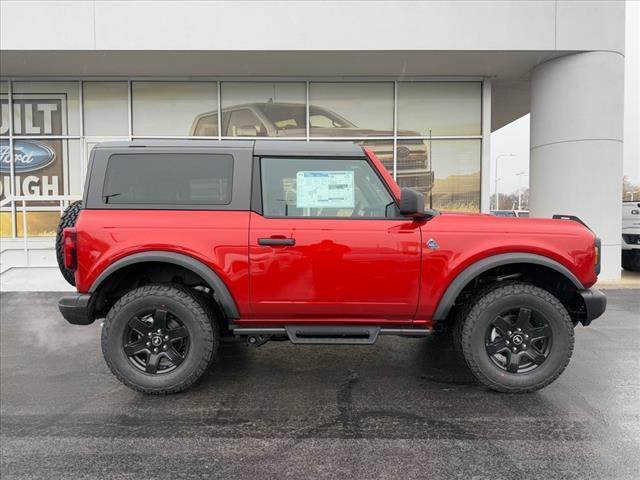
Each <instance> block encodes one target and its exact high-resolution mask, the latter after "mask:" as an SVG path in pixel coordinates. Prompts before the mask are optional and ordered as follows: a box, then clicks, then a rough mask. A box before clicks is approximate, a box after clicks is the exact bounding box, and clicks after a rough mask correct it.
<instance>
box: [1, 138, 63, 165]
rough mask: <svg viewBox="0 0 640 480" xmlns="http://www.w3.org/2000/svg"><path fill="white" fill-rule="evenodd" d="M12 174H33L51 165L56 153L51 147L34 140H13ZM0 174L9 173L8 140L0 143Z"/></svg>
mask: <svg viewBox="0 0 640 480" xmlns="http://www.w3.org/2000/svg"><path fill="white" fill-rule="evenodd" d="M13 158H14V172H15V173H22V172H33V171H35V170H40V169H42V168H45V167H47V166H49V165H51V164H52V163H53V162H54V161H55V159H56V152H54V151H53V149H52V148H51V147H49V146H48V145H45V144H43V143H40V142H38V141H36V140H14V142H13ZM0 172H2V173H9V172H11V155H10V151H9V140H1V141H0Z"/></svg>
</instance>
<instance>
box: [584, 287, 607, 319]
mask: <svg viewBox="0 0 640 480" xmlns="http://www.w3.org/2000/svg"><path fill="white" fill-rule="evenodd" d="M578 294H579V295H580V296H581V297H582V300H583V301H584V306H585V310H586V312H585V313H586V316H585V318H584V319H581V320H580V322H582V324H583V325H584V326H585V327H586V326H587V325H589V324H590V323H591V322H592V321H593V320H595V319H596V318H598V317H599V316H600V315H602V314H603V313H604V311H605V309H606V308H607V296H606V295H605V294H604V293H602V292H601V291H600V290H598V289H597V288H588V289H585V290H579V291H578Z"/></svg>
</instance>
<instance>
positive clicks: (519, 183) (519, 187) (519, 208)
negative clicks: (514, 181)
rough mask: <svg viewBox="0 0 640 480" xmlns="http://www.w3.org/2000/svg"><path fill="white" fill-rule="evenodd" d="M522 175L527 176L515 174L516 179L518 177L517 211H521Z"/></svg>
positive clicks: (523, 173) (522, 173) (521, 173)
mask: <svg viewBox="0 0 640 480" xmlns="http://www.w3.org/2000/svg"><path fill="white" fill-rule="evenodd" d="M522 175H524V176H525V177H528V176H529V175H528V174H527V172H518V173H516V177H518V210H522Z"/></svg>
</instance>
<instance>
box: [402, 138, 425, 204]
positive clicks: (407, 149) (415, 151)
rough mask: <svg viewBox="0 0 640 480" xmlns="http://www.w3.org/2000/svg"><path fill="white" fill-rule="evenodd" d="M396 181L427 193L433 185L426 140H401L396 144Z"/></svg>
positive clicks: (403, 185)
mask: <svg viewBox="0 0 640 480" xmlns="http://www.w3.org/2000/svg"><path fill="white" fill-rule="evenodd" d="M396 182H398V185H400V187H410V188H413V189H415V190H418V191H419V192H422V193H423V194H425V195H427V194H428V193H429V192H430V191H431V188H432V187H433V169H432V168H431V162H430V158H429V150H428V140H402V141H398V144H397V145H396Z"/></svg>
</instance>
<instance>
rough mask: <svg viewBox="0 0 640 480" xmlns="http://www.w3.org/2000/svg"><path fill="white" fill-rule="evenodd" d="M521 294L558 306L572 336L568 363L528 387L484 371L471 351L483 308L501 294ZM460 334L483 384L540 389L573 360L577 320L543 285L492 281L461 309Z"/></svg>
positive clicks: (515, 390)
mask: <svg viewBox="0 0 640 480" xmlns="http://www.w3.org/2000/svg"><path fill="white" fill-rule="evenodd" d="M519 294H527V295H533V296H536V297H538V298H540V299H541V300H543V301H545V302H546V303H548V304H550V305H552V306H553V307H554V309H555V310H556V311H557V312H558V313H559V314H560V315H561V317H562V322H561V325H562V327H563V328H565V329H566V331H567V335H568V338H569V344H568V352H567V353H568V354H565V357H564V358H565V361H564V363H563V364H562V365H560V366H559V367H558V368H556V370H555V372H554V373H553V375H550V376H549V377H547V378H545V379H543V380H542V381H540V382H538V383H535V384H533V385H529V386H527V387H521V386H517V387H513V386H507V385H504V384H501V383H498V382H496V381H494V380H492V379H491V378H489V377H487V376H486V375H485V374H484V373H483V372H482V371H481V369H480V368H479V365H478V363H477V362H476V360H475V358H473V355H471V353H470V352H471V335H472V328H471V327H472V324H473V323H474V322H476V321H478V318H479V316H480V315H481V314H482V312H483V311H484V310H485V309H487V308H488V307H489V306H490V305H491V304H492V303H493V302H495V301H496V300H498V299H499V298H502V297H504V296H507V295H519ZM457 335H458V336H459V342H460V347H461V349H462V353H463V355H464V359H465V361H466V362H467V365H468V366H469V369H470V370H471V372H472V373H473V375H474V376H475V377H476V378H477V379H478V380H479V381H480V382H481V383H482V384H484V385H485V386H487V387H489V388H490V389H492V390H496V391H498V392H505V393H530V392H534V391H536V390H540V389H541V388H544V387H546V386H547V385H549V384H550V383H552V382H553V381H555V380H556V379H557V378H558V377H559V376H560V374H562V372H563V371H564V370H565V368H566V367H567V365H568V364H569V360H570V359H571V355H572V353H573V346H574V332H573V322H572V320H571V317H570V316H569V312H567V309H566V308H565V307H564V305H562V303H560V301H559V300H558V299H557V298H556V297H555V296H554V295H552V294H551V293H549V292H548V291H546V290H544V289H543V288H540V287H538V286H536V285H533V284H530V283H524V282H508V283H498V284H494V285H491V286H489V287H487V288H486V289H484V290H481V291H480V292H479V293H478V294H477V295H476V296H474V297H473V299H471V300H470V301H469V302H467V304H466V305H465V307H464V308H463V310H462V312H461V321H460V322H459V326H458V329H457Z"/></svg>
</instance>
